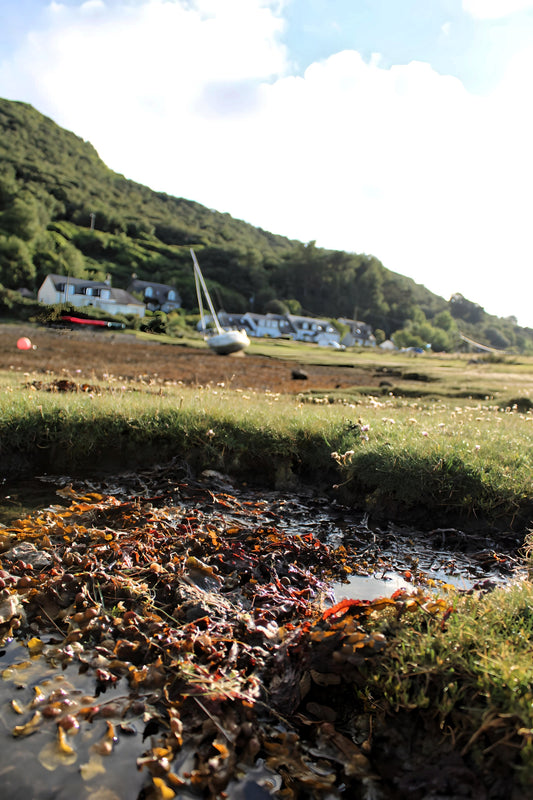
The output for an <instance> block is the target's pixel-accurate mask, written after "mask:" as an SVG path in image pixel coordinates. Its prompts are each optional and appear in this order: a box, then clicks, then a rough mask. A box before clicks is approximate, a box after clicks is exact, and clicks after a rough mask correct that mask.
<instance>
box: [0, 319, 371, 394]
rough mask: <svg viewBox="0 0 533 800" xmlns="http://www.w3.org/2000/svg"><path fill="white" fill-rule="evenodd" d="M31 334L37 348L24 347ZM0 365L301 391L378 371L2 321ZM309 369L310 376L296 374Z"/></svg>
mask: <svg viewBox="0 0 533 800" xmlns="http://www.w3.org/2000/svg"><path fill="white" fill-rule="evenodd" d="M21 337H28V338H29V339H30V340H31V342H32V345H33V347H32V349H30V350H19V349H18V348H17V341H18V339H19V338H21ZM0 368H2V369H8V370H10V369H13V370H16V371H17V372H22V373H25V372H31V373H34V372H38V373H42V374H43V375H46V374H49V375H54V376H61V377H65V376H68V377H70V378H72V379H73V380H79V379H81V378H83V379H84V380H86V381H89V380H91V379H100V380H101V379H105V378H108V377H109V376H113V377H114V378H119V379H120V378H121V379H123V380H138V379H139V378H142V379H144V380H154V381H155V382H156V383H164V382H167V381H171V382H179V381H181V382H182V383H184V384H186V385H189V386H191V385H192V386H194V385H198V386H205V385H208V384H212V385H216V384H224V385H225V386H226V387H227V388H234V389H242V390H246V389H249V390H256V391H271V392H280V393H282V394H298V393H299V392H302V391H309V390H313V389H314V390H329V389H343V388H346V387H349V386H356V385H365V386H369V385H372V384H373V383H375V384H376V386H377V385H378V383H379V378H378V377H375V376H374V375H373V374H372V371H369V370H368V369H363V368H361V367H358V366H357V363H356V357H355V356H354V364H353V365H350V366H346V365H339V366H336V365H332V366H330V365H325V364H324V365H321V364H313V365H312V364H304V363H300V364H299V363H297V362H294V361H287V360H283V359H278V358H269V357H267V356H260V355H251V354H250V353H237V354H233V355H231V356H219V355H216V354H215V353H213V352H212V351H211V350H209V349H206V348H202V347H198V348H195V347H187V346H183V345H179V344H161V343H159V342H157V341H154V342H153V343H152V342H145V341H140V340H139V339H137V338H136V337H135V335H134V334H128V333H125V334H123V333H113V332H112V331H108V330H101V331H100V330H56V329H49V328H44V327H42V328H41V327H39V328H35V327H34V326H30V325H22V324H21V325H1V324H0ZM295 372H303V373H305V375H306V377H305V378H303V377H300V378H297V377H294V373H295Z"/></svg>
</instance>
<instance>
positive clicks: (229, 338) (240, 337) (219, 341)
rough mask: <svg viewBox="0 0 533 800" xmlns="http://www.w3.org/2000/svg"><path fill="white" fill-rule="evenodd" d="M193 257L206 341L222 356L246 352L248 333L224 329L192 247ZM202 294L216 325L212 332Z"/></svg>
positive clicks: (199, 306)
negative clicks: (209, 328) (209, 327)
mask: <svg viewBox="0 0 533 800" xmlns="http://www.w3.org/2000/svg"><path fill="white" fill-rule="evenodd" d="M191 256H192V261H193V264H194V282H195V284H196V296H197V298H198V308H199V309H200V320H201V325H202V331H203V332H204V338H205V341H206V342H207V344H208V345H209V347H210V348H211V350H214V352H215V353H218V354H219V355H221V356H227V355H229V354H230V353H238V352H240V351H241V350H245V349H246V348H247V347H248V346H249V344H250V340H249V338H248V336H247V334H246V331H244V330H240V331H237V330H226V329H224V328H223V327H222V325H221V324H220V322H219V319H218V316H217V313H216V311H215V307H214V306H213V301H212V300H211V296H210V294H209V292H208V291H207V286H206V285H205V281H204V276H203V275H202V270H201V269H200V265H199V263H198V259H197V258H196V254H195V252H194V250H193V249H192V247H191ZM202 292H203V295H204V297H205V299H206V301H207V305H208V307H209V311H210V313H211V317H212V318H213V322H214V325H215V327H214V329H213V330H212V331H211V330H208V329H207V325H206V319H205V314H204V304H203V300H202Z"/></svg>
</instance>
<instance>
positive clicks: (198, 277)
mask: <svg viewBox="0 0 533 800" xmlns="http://www.w3.org/2000/svg"><path fill="white" fill-rule="evenodd" d="M190 250H191V256H192V260H193V264H194V280H195V283H196V295H197V297H198V305H199V307H200V317H201V320H202V327H203V329H204V331H205V321H204V308H203V303H202V294H201V291H200V286H201V287H202V290H203V292H204V295H205V299H206V300H207V305H208V306H209V311H210V312H211V316H212V317H213V321H214V323H215V327H216V329H217V333H224V330H223V328H222V326H221V324H220V322H219V321H218V317H217V312H216V311H215V307H214V305H213V301H212V300H211V296H210V294H209V292H208V291H207V286H206V285H205V281H204V276H203V275H202V271H201V269H200V265H199V263H198V259H197V258H196V254H195V252H194V250H193V249H192V247H191V248H190Z"/></svg>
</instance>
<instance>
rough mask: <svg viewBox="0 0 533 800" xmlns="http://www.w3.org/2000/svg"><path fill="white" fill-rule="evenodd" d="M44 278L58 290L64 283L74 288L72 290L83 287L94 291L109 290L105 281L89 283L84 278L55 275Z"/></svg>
mask: <svg viewBox="0 0 533 800" xmlns="http://www.w3.org/2000/svg"><path fill="white" fill-rule="evenodd" d="M46 277H47V278H50V280H51V281H52V283H53V284H54V286H55V288H56V289H58V287H59V286H60V285H64V284H65V283H68V284H69V286H74V288H76V287H80V288H81V287H83V286H91V287H92V288H94V289H110V288H111V287H110V286H109V284H108V283H106V282H105V281H89V280H86V279H85V278H73V277H71V276H70V275H55V274H53V273H52V274H50V275H47V276H46Z"/></svg>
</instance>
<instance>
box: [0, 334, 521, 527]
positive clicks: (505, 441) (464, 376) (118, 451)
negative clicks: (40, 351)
mask: <svg viewBox="0 0 533 800" xmlns="http://www.w3.org/2000/svg"><path fill="white" fill-rule="evenodd" d="M253 347H255V348H256V349H257V350H260V351H261V352H263V354H264V355H269V356H270V357H274V356H273V354H274V353H282V354H283V358H284V359H292V360H293V361H295V362H297V363H298V364H299V365H302V364H305V363H312V361H313V359H315V360H317V361H318V360H320V363H326V364H327V363H330V364H333V363H338V362H339V360H340V361H342V362H345V363H352V364H353V363H354V360H357V365H358V368H359V369H360V368H361V366H362V367H363V368H367V369H368V372H369V375H370V374H372V375H375V374H376V372H377V374H379V375H383V381H381V383H383V385H382V386H378V387H376V386H374V387H372V389H370V388H368V387H366V386H364V385H357V386H354V387H351V388H350V387H349V388H347V389H342V390H341V389H333V390H330V391H327V392H324V391H320V392H319V391H312V392H306V391H305V384H303V385H302V388H303V390H302V392H301V393H300V394H298V395H291V396H286V395H281V394H279V393H277V392H273V391H255V390H253V389H249V390H246V391H245V390H232V389H231V388H228V386H227V385H204V386H194V387H191V386H186V385H183V384H180V383H179V382H172V381H166V382H157V381H156V380H153V381H152V380H132V379H123V378H117V377H112V376H111V377H109V378H108V379H107V380H100V381H98V380H96V379H95V380H92V381H91V382H90V383H87V382H86V381H85V382H84V381H82V380H80V378H79V376H76V375H71V376H66V377H65V376H63V378H62V379H63V380H66V381H69V382H70V388H71V389H74V391H61V390H60V387H59V385H58V384H57V381H56V383H55V384H54V380H53V378H51V379H47V380H43V376H42V375H33V374H31V373H27V374H26V375H20V373H17V372H13V371H5V370H4V371H0V454H1V456H2V465H3V471H4V474H9V473H11V474H13V473H14V472H17V471H19V472H21V473H26V474H28V473H32V472H33V474H35V472H36V471H42V470H43V469H44V470H47V471H52V472H53V471H59V472H64V471H72V472H73V473H77V474H80V473H90V472H91V471H95V470H96V471H98V470H100V471H101V470H102V469H105V470H110V469H111V470H113V469H114V470H117V469H120V468H121V467H122V468H124V467H126V466H128V467H131V466H140V465H143V464H147V463H153V461H154V460H164V459H170V458H173V457H181V458H183V459H184V460H187V461H188V462H189V463H190V464H191V466H192V467H194V468H195V469H205V468H210V469H218V470H221V471H225V472H229V473H232V474H234V475H236V476H237V477H239V478H241V479H246V480H248V481H251V482H255V483H258V484H263V485H265V486H277V487H287V486H291V485H292V486H295V485H297V484H298V483H299V482H306V483H313V484H315V485H317V486H318V487H319V488H320V489H321V490H324V491H330V492H336V493H337V494H338V496H340V497H341V498H342V499H343V501H345V502H346V501H347V502H350V503H351V504H353V505H354V506H356V507H357V508H360V509H363V510H368V511H371V512H372V513H374V514H377V515H380V514H386V515H389V516H390V515H391V514H392V515H400V516H402V517H405V516H406V515H407V516H411V517H412V518H413V519H417V520H420V519H423V517H424V516H429V517H431V520H432V524H436V523H439V522H441V523H442V522H446V521H448V522H449V521H450V520H452V519H453V518H454V517H456V516H457V517H460V518H462V519H463V520H464V523H465V524H474V525H476V524H479V523H482V524H484V525H487V524H488V525H489V526H491V527H494V528H501V527H506V526H512V527H513V528H514V529H520V530H524V531H525V530H526V529H527V527H528V525H529V524H530V521H531V519H530V517H531V510H532V504H531V500H532V491H531V475H532V468H533V447H532V445H533V412H532V411H531V406H533V400H532V399H531V398H533V364H532V363H531V361H527V360H524V359H518V358H516V359H514V358H507V359H505V360H499V361H494V360H492V359H487V358H483V357H477V358H476V359H472V358H468V357H464V356H463V357H457V356H456V357H450V356H423V357H421V358H416V359H415V358H409V357H408V356H406V355H402V354H394V355H387V356H385V357H381V354H377V353H369V352H366V351H358V352H357V353H354V352H349V351H346V352H343V353H337V352H335V353H331V352H329V351H326V350H324V349H321V348H316V347H308V346H305V345H301V344H300V345H299V344H295V343H292V342H282V343H279V342H268V341H266V342H260V343H257V344H256V343H253ZM304 358H306V359H307V361H306V362H304ZM51 389H56V390H55V391H50V390H51Z"/></svg>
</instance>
